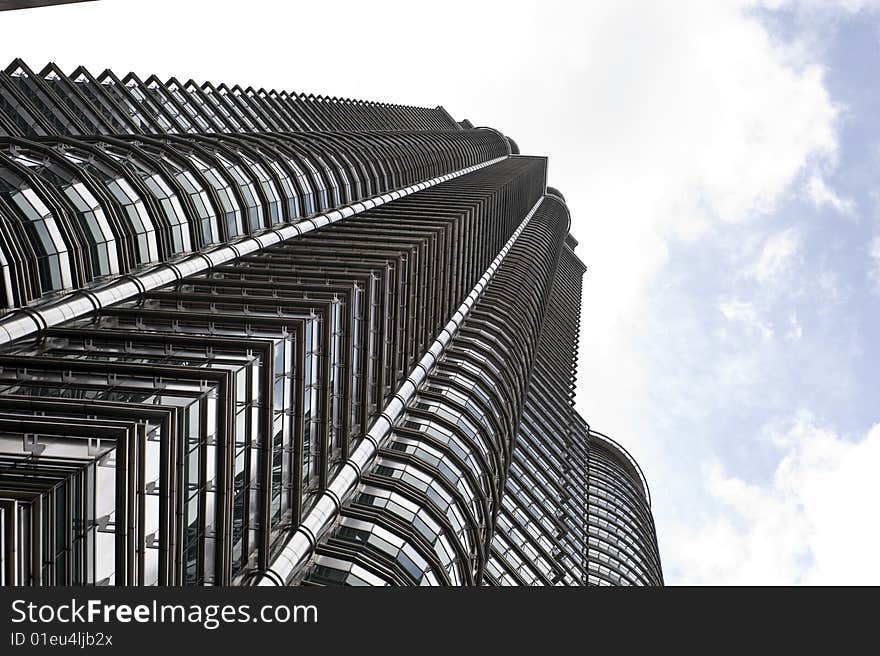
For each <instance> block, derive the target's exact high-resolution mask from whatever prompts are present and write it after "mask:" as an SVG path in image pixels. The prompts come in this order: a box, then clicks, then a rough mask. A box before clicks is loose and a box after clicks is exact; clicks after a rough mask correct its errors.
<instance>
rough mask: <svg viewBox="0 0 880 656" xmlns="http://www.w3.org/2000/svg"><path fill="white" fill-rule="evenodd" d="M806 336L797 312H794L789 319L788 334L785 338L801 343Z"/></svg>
mask: <svg viewBox="0 0 880 656" xmlns="http://www.w3.org/2000/svg"><path fill="white" fill-rule="evenodd" d="M803 336H804V326H803V324H802V323H801V321H800V319H798V315H797V313H796V312H792V313H791V315H789V317H788V332H787V333H785V338H786V339H788V340H789V341H792V342H797V341H799V340H800V339H801V338H802V337H803Z"/></svg>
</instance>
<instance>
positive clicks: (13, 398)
mask: <svg viewBox="0 0 880 656" xmlns="http://www.w3.org/2000/svg"><path fill="white" fill-rule="evenodd" d="M0 130H3V131H4V134H3V136H0V299H2V307H4V308H5V313H2V314H0V559H2V560H0V582H2V583H3V584H26V585H55V584H73V585H93V584H94V585H98V584H115V585H121V584H125V585H229V584H242V585H297V584H303V585H329V584H351V585H504V584H514V585H583V584H603V583H605V584H642V585H660V584H662V571H661V569H660V563H659V558H658V557H657V546H656V538H655V536H654V528H653V521H652V519H651V515H650V497H649V495H648V493H647V486H646V485H645V484H644V479H643V477H642V476H641V473H640V471H639V470H638V466H637V465H635V464H634V461H632V459H631V458H629V456H628V455H627V454H626V452H625V451H624V450H623V449H622V447H619V446H618V445H616V444H615V443H613V442H612V441H611V440H610V439H609V438H604V436H601V435H599V434H598V433H595V432H592V431H591V430H590V429H589V427H588V426H587V424H586V423H585V422H583V420H582V419H580V417H578V416H577V415H576V413H575V412H574V410H573V396H574V371H575V365H576V360H575V354H576V351H577V341H578V339H577V337H578V316H579V309H580V292H581V288H580V279H581V276H582V274H583V272H584V267H583V265H582V264H581V263H580V261H579V260H578V258H577V256H576V255H574V252H573V250H574V248H575V246H576V242H575V241H574V240H573V238H572V237H571V236H570V235H569V234H568V230H569V223H570V217H569V212H568V208H567V207H566V205H565V202H564V199H563V198H562V195H561V194H560V193H559V192H557V191H556V190H554V189H552V188H548V187H547V186H546V160H545V159H544V158H541V157H527V156H521V155H518V148H517V147H516V144H515V143H514V142H513V141H512V140H510V139H509V138H507V137H505V136H504V135H502V134H501V133H499V132H497V131H496V130H493V129H491V128H474V127H473V126H472V125H471V124H470V123H469V122H466V121H463V122H462V124H458V123H456V122H455V121H453V120H452V119H451V118H450V117H449V115H448V114H447V113H446V112H445V110H442V108H438V109H436V110H429V109H425V108H411V107H399V106H391V105H383V104H379V103H362V102H355V101H348V100H345V101H340V100H338V99H326V98H322V97H320V96H319V97H317V98H316V97H314V96H309V97H303V96H299V95H296V94H284V93H278V92H275V91H269V92H265V91H263V90H258V91H254V90H252V89H250V90H249V89H245V90H241V89H240V88H239V87H232V89H228V88H226V87H225V86H223V85H220V86H219V87H214V86H212V85H210V84H207V83H206V84H203V85H196V84H195V83H192V82H188V83H186V84H180V83H178V82H177V81H176V80H175V79H173V78H172V79H171V80H169V81H168V82H166V83H160V82H159V81H158V80H156V79H155V77H153V76H151V77H150V78H147V80H146V81H144V82H141V81H140V79H139V78H137V77H136V76H134V75H133V74H129V75H128V76H126V77H125V78H123V79H122V80H120V79H119V78H117V77H116V76H115V75H114V74H113V73H111V72H109V71H106V72H105V73H103V74H102V75H101V76H99V77H98V78H95V77H93V76H91V74H89V73H88V72H87V71H85V70H84V69H77V71H75V72H74V73H73V74H71V75H70V76H64V75H63V74H61V72H60V71H58V70H57V69H56V68H55V67H53V66H51V65H50V66H47V67H46V68H45V69H43V71H41V72H40V73H39V74H34V73H32V72H31V70H30V69H28V68H27V66H26V65H25V64H24V63H23V62H20V61H16V62H14V63H13V64H12V65H10V67H8V68H7V69H6V71H5V72H4V73H3V74H0Z"/></svg>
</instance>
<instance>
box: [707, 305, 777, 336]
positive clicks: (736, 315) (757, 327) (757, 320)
mask: <svg viewBox="0 0 880 656" xmlns="http://www.w3.org/2000/svg"><path fill="white" fill-rule="evenodd" d="M718 309H719V310H720V311H721V314H723V315H724V318H725V319H727V320H728V321H733V322H737V323H741V324H743V325H744V326H745V327H746V328H747V329H748V330H749V331H750V332H757V333H758V334H760V335H761V336H762V337H764V338H765V339H770V338H771V337H773V327H772V326H771V325H770V324H768V323H767V322H765V321H764V320H762V319H761V317H760V315H759V314H758V310H757V309H756V308H755V305H754V304H753V303H751V302H750V301H743V300H739V299H731V300H727V301H722V302H721V303H719V304H718Z"/></svg>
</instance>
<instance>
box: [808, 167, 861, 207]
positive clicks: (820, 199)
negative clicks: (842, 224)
mask: <svg viewBox="0 0 880 656" xmlns="http://www.w3.org/2000/svg"><path fill="white" fill-rule="evenodd" d="M807 194H808V195H809V197H810V200H812V201H813V205H815V206H816V207H817V208H818V209H822V208H823V207H830V208H831V209H833V210H834V211H835V212H838V213H839V214H845V215H852V214H854V213H855V209H856V205H855V201H854V200H853V199H852V198H841V197H840V196H838V195H837V192H835V191H834V190H833V189H832V188H831V187H829V186H828V184H827V183H826V182H825V179H824V178H823V177H822V176H821V175H819V174H813V175H811V176H810V179H809V180H808V181H807Z"/></svg>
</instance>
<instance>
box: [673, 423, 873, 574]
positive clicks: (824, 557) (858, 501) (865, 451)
mask: <svg viewBox="0 0 880 656" xmlns="http://www.w3.org/2000/svg"><path fill="white" fill-rule="evenodd" d="M767 437H768V438H769V439H770V440H772V441H773V442H774V443H776V444H777V445H778V446H779V447H780V448H782V449H784V455H783V456H782V458H781V460H780V461H779V463H778V466H777V467H776V471H775V474H774V476H773V479H772V481H771V482H770V483H769V484H767V485H754V484H750V483H747V482H745V481H743V480H742V479H740V478H738V477H735V476H728V475H727V474H726V473H725V472H724V470H723V469H722V468H721V466H720V465H719V464H718V463H717V462H710V463H708V464H706V466H705V467H704V483H705V491H706V492H707V493H708V494H710V495H711V496H712V497H713V498H714V499H715V500H716V501H717V503H718V507H719V511H718V512H717V513H716V514H714V515H712V516H707V517H704V521H703V523H702V526H700V527H699V528H697V529H696V530H694V527H693V526H685V527H679V528H678V529H677V530H674V531H670V533H669V535H668V536H667V540H668V541H671V543H670V544H667V545H666V546H667V549H666V552H667V554H671V555H672V557H673V561H671V562H669V563H668V566H669V567H670V568H673V569H677V570H679V571H680V572H681V575H682V582H688V583H697V584H700V583H712V584H721V585H723V584H781V585H786V584H795V583H805V584H819V585H821V584H871V583H873V584H878V583H880V560H878V559H877V553H878V552H880V523H878V522H877V521H874V520H875V518H876V514H877V508H876V504H877V499H878V495H880V489H878V483H877V475H876V467H877V463H878V462H880V424H878V425H875V426H874V427H873V428H872V429H871V430H870V431H868V433H867V434H866V435H865V436H863V437H862V439H860V440H858V441H855V442H852V441H848V440H846V439H843V438H842V437H841V436H839V435H837V434H836V433H835V432H834V431H832V430H831V429H829V428H827V427H824V426H822V425H820V424H819V423H818V422H817V421H816V419H815V418H814V417H813V416H812V415H811V414H810V413H808V412H801V413H799V414H798V415H797V416H796V417H795V418H794V420H792V421H790V422H788V425H787V426H784V427H776V428H772V429H769V430H768V434H767Z"/></svg>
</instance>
